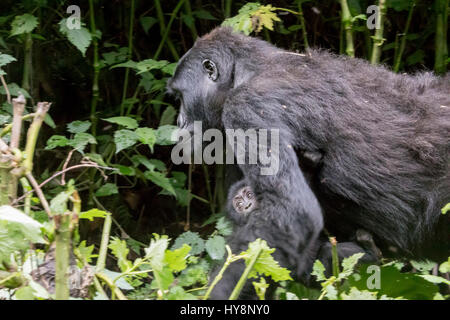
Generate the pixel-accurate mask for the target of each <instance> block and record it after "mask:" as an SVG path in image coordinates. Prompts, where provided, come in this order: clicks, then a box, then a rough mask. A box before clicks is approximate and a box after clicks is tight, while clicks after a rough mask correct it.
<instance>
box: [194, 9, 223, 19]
mask: <svg viewBox="0 0 450 320" xmlns="http://www.w3.org/2000/svg"><path fill="white" fill-rule="evenodd" d="M192 15H193V16H195V17H196V18H199V19H204V20H218V19H217V18H216V17H214V16H213V15H212V14H211V13H210V12H209V11H206V10H204V9H200V10H195V11H192Z"/></svg>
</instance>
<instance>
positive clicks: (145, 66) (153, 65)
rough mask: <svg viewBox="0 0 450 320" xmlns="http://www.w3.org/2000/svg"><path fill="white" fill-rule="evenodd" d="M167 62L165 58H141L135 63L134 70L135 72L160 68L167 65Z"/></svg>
mask: <svg viewBox="0 0 450 320" xmlns="http://www.w3.org/2000/svg"><path fill="white" fill-rule="evenodd" d="M168 64H169V61H166V60H159V61H157V60H153V59H146V60H142V61H140V62H138V63H137V65H136V70H137V74H140V73H144V72H148V71H151V70H154V69H157V70H160V69H162V68H163V67H165V66H167V65H168Z"/></svg>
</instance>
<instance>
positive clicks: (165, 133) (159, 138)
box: [156, 125, 178, 146]
mask: <svg viewBox="0 0 450 320" xmlns="http://www.w3.org/2000/svg"><path fill="white" fill-rule="evenodd" d="M176 130H178V127H177V126H173V125H164V126H160V127H159V128H158V130H156V143H157V144H159V145H162V146H168V145H173V144H175V143H176V142H177V140H176V134H175V133H176Z"/></svg>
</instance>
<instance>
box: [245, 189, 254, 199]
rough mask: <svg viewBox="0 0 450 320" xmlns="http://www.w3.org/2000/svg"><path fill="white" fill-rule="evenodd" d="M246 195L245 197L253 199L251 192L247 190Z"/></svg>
mask: <svg viewBox="0 0 450 320" xmlns="http://www.w3.org/2000/svg"><path fill="white" fill-rule="evenodd" d="M246 196H247V199H253V192H251V191H247V194H246Z"/></svg>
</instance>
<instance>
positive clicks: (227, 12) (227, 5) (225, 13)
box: [224, 0, 233, 19]
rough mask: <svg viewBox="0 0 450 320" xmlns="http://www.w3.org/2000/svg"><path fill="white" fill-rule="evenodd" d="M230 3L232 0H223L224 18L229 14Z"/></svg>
mask: <svg viewBox="0 0 450 320" xmlns="http://www.w3.org/2000/svg"><path fill="white" fill-rule="evenodd" d="M232 3H233V0H225V12H224V16H225V19H227V18H229V17H230V16H231V4H232Z"/></svg>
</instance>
